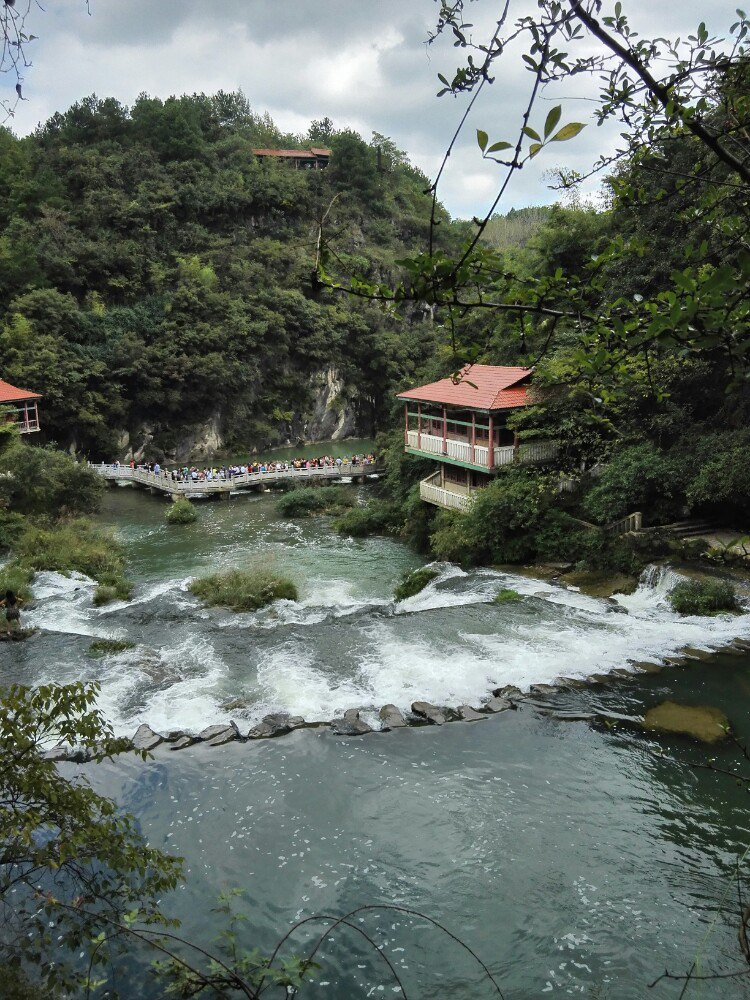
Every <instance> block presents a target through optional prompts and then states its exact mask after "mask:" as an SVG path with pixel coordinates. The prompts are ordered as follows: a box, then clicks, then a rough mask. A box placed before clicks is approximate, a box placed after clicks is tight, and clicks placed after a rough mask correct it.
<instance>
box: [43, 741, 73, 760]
mask: <svg viewBox="0 0 750 1000" xmlns="http://www.w3.org/2000/svg"><path fill="white" fill-rule="evenodd" d="M42 756H43V757H44V759H45V760H52V761H58V760H68V759H69V757H70V747H69V746H67V745H66V744H64V743H61V744H60V745H59V746H56V747H52V749H51V750H47V751H46V752H45V753H43V754H42Z"/></svg>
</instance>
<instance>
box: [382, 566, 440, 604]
mask: <svg viewBox="0 0 750 1000" xmlns="http://www.w3.org/2000/svg"><path fill="white" fill-rule="evenodd" d="M439 575H440V574H439V573H438V571H437V570H435V569H430V568H429V566H423V567H422V569H415V570H413V571H412V572H411V573H405V574H404V576H403V577H402V578H401V582H400V583H399V584H398V585H397V587H396V589H395V590H394V592H393V596H394V597H395V599H396V600H397V601H405V600H406V599H407V598H408V597H414V595H415V594H418V593H420V591H422V590H424V588H425V587H426V586H427V584H428V583H432V581H433V580H435V579H437V577H438V576H439Z"/></svg>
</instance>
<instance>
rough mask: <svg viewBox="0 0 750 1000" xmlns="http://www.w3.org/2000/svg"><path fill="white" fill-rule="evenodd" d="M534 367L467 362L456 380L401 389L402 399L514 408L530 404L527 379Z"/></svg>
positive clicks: (444, 380)
mask: <svg viewBox="0 0 750 1000" xmlns="http://www.w3.org/2000/svg"><path fill="white" fill-rule="evenodd" d="M531 372H532V369H531V368H509V367H504V366H502V365H467V366H466V367H465V368H462V369H461V372H460V373H459V374H460V375H461V379H460V381H459V382H458V383H455V382H454V381H453V379H451V378H441V379H440V381H438V382H430V383H429V384H428V385H420V386H417V388H416V389H408V390H407V391H406V392H400V393H398V399H404V400H408V399H415V400H420V401H421V402H423V403H442V404H443V405H445V406H460V407H464V408H465V409H468V410H485V411H489V410H512V409H515V408H516V407H518V406H527V405H528V403H529V400H528V396H527V393H528V389H529V386H528V385H526V384H524V385H520V384H519V383H521V382H524V380H526V379H528V378H529V376H530V375H531Z"/></svg>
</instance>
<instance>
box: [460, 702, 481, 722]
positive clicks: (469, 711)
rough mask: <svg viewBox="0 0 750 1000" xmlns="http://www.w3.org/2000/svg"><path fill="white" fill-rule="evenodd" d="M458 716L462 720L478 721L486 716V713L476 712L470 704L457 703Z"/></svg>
mask: <svg viewBox="0 0 750 1000" xmlns="http://www.w3.org/2000/svg"><path fill="white" fill-rule="evenodd" d="M458 717H459V719H460V720H461V721H462V722H479V721H480V719H486V718H487V716H486V715H483V714H482V713H481V712H477V710H476V709H475V708H472V707H471V706H470V705H459V706H458Z"/></svg>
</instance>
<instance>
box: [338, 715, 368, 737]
mask: <svg viewBox="0 0 750 1000" xmlns="http://www.w3.org/2000/svg"><path fill="white" fill-rule="evenodd" d="M331 729H332V730H333V731H334V733H336V735H337V736H364V735H365V733H371V732H372V726H368V725H367V723H366V722H364V721H363V720H362V719H360V717H359V712H358V711H357V709H356V708H350V709H349V710H348V711H347V712H344V717H343V719H334V720H333V721H332V722H331Z"/></svg>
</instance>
